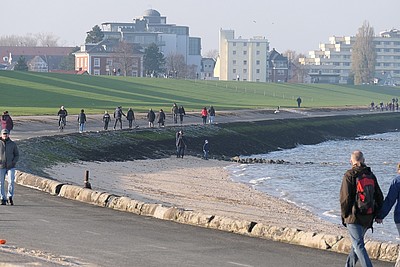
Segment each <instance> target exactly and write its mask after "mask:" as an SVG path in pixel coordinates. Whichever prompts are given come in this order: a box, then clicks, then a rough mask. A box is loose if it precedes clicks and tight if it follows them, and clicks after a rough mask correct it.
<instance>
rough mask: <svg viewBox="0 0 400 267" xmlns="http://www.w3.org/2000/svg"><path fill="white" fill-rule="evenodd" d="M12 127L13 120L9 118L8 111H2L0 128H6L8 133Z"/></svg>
mask: <svg viewBox="0 0 400 267" xmlns="http://www.w3.org/2000/svg"><path fill="white" fill-rule="evenodd" d="M13 128H14V122H13V120H12V119H11V116H10V114H8V111H4V112H3V115H2V116H1V129H6V130H8V132H9V133H10V132H11V130H12V129H13Z"/></svg>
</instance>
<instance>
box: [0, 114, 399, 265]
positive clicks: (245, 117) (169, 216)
mask: <svg viewBox="0 0 400 267" xmlns="http://www.w3.org/2000/svg"><path fill="white" fill-rule="evenodd" d="M368 113H370V112H369V111H368V110H360V109H335V110H331V109H326V110H324V109H321V110H302V109H293V110H281V111H280V112H279V113H274V112H273V111H271V110H257V111H254V110H247V111H246V110H245V111H235V112H233V111H228V112H221V113H220V114H219V115H217V119H216V121H217V123H228V122H238V121H257V120H269V119H276V118H279V119H284V118H304V117H319V116H338V115H356V114H368ZM217 114H218V113H217ZM71 117H74V116H71ZM14 121H15V128H16V130H15V131H13V132H12V138H13V139H14V140H21V139H27V138H30V137H38V136H47V135H58V134H66V133H70V132H77V130H78V129H77V127H76V129H73V128H72V127H70V125H71V126H72V125H73V124H74V123H72V122H71V120H70V122H69V124H68V125H67V128H66V129H65V131H64V132H63V133H60V132H59V131H58V129H55V128H56V125H57V118H56V117H54V116H39V117H16V118H14ZM136 122H137V124H138V125H139V127H147V122H146V120H145V118H144V114H137V120H136ZM124 123H125V125H127V122H124ZM184 123H185V124H200V123H201V118H200V116H199V115H196V114H189V116H187V117H185V122H184ZM169 125H173V124H172V123H171V118H168V120H167V127H168V126H169ZM101 128H102V123H101V115H94V116H88V124H87V128H86V130H87V131H99V130H101ZM111 128H112V126H111ZM17 182H18V183H19V184H22V185H25V186H28V187H33V188H37V189H39V190H41V191H45V192H48V193H50V194H52V195H59V196H62V197H65V198H69V199H74V200H79V201H83V202H86V203H91V204H95V205H98V206H101V207H109V208H113V209H117V210H123V211H129V212H133V213H136V214H140V215H146V216H152V217H155V218H159V219H165V220H173V221H177V222H181V223H187V224H192V225H200V226H203V227H207V228H214V229H219V230H225V231H229V232H235V233H241V234H245V235H251V236H258V237H263V238H266V239H270V240H275V241H283V242H287V243H292V244H299V245H305V246H309V247H313V248H319V249H325V250H329V251H336V252H342V253H347V251H348V250H349V247H350V243H349V241H348V240H346V239H345V238H339V237H337V236H332V235H329V234H315V233H306V232H302V231H299V230H297V229H289V228H276V227H275V228H274V227H268V226H262V225H259V224H254V223H253V222H238V221H232V220H230V219H229V218H215V217H214V218H211V217H210V216H209V215H205V214H196V213H194V212H185V211H182V210H179V209H176V208H171V207H165V206H162V205H156V204H146V203H143V202H140V201H135V200H132V199H127V198H124V197H115V196H113V195H111V194H107V193H105V192H96V191H93V190H89V189H82V188H80V187H77V186H71V185H64V184H62V183H59V182H57V181H53V180H48V179H44V178H41V177H37V176H33V175H29V174H24V173H19V174H18V178H17ZM397 251H398V246H397V245H393V244H392V245H391V244H382V243H378V242H376V243H370V248H369V253H370V255H371V256H372V258H374V259H380V260H386V261H393V260H394V259H395V257H396V256H397ZM1 253H3V254H4V259H6V257H9V258H10V257H20V256H17V255H16V254H15V253H14V252H12V251H1V250H0V256H3V255H2V254H1ZM24 258H26V256H21V259H20V260H21V261H24ZM1 259H3V257H1ZM0 266H1V265H0Z"/></svg>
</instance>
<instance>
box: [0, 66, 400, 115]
mask: <svg viewBox="0 0 400 267" xmlns="http://www.w3.org/2000/svg"><path fill="white" fill-rule="evenodd" d="M0 92H1V96H0V111H2V110H8V111H9V112H10V113H11V114H12V115H46V114H49V115H54V114H56V113H57V111H58V109H59V107H60V106H61V105H64V106H65V107H66V108H67V110H68V111H69V113H71V114H77V113H79V111H80V109H82V108H83V109H85V112H86V113H87V114H93V113H103V112H104V110H108V111H109V112H113V111H114V109H115V107H116V106H119V105H121V106H122V107H123V109H124V111H126V110H127V109H128V108H129V107H132V108H133V109H134V111H135V112H145V111H147V110H148V109H149V108H152V109H153V110H155V111H157V110H159V109H160V108H162V109H164V110H165V111H167V112H170V110H171V107H172V103H174V102H176V103H177V104H178V105H183V106H184V107H185V109H186V111H200V109H201V108H202V107H204V106H207V107H208V106H210V105H214V106H215V107H216V110H217V112H218V110H231V109H247V108H250V109H259V108H275V107H277V106H281V107H292V108H294V107H296V106H297V102H296V99H297V97H299V96H300V97H301V98H302V100H303V103H302V107H339V106H368V105H369V103H371V101H374V102H375V103H379V102H380V101H383V102H384V103H386V102H389V101H390V100H391V99H392V98H393V97H398V98H400V88H397V87H380V86H379V87H378V86H350V85H328V84H288V83H279V84H277V83H252V82H236V81H208V80H175V79H163V78H132V77H115V76H113V77H111V76H80V75H68V74H55V73H36V72H16V71H0Z"/></svg>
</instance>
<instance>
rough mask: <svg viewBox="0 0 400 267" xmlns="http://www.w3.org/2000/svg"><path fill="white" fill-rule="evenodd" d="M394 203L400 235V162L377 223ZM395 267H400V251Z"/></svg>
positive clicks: (377, 217) (395, 218)
mask: <svg viewBox="0 0 400 267" xmlns="http://www.w3.org/2000/svg"><path fill="white" fill-rule="evenodd" d="M394 204H396V206H395V208H394V216H393V219H394V222H395V224H396V228H397V231H398V233H399V236H400V163H398V164H397V176H396V177H395V178H394V179H393V181H392V183H391V184H390V188H389V191H388V193H387V195H386V197H385V201H384V202H383V206H382V209H381V212H380V213H379V214H378V215H377V216H376V219H375V221H376V222H377V223H382V222H383V219H385V217H386V216H387V215H388V214H389V211H390V210H391V209H392V207H393V205H394ZM395 267H400V251H399V254H398V255H397V260H396V264H395Z"/></svg>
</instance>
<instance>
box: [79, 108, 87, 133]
mask: <svg viewBox="0 0 400 267" xmlns="http://www.w3.org/2000/svg"><path fill="white" fill-rule="evenodd" d="M78 123H79V132H80V133H83V131H84V130H85V124H86V114H85V110H83V109H81V113H79V115H78Z"/></svg>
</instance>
